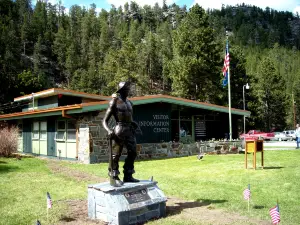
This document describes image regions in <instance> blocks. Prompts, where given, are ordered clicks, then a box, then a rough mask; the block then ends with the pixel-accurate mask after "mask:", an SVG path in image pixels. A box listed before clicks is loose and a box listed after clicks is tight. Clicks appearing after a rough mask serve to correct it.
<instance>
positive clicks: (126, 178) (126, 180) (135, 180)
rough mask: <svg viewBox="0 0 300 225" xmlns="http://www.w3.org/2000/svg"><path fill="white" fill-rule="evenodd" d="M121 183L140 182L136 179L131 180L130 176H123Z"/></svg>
mask: <svg viewBox="0 0 300 225" xmlns="http://www.w3.org/2000/svg"><path fill="white" fill-rule="evenodd" d="M123 181H124V182H132V183H136V182H140V181H139V180H138V179H135V178H133V177H132V174H124V178H123Z"/></svg>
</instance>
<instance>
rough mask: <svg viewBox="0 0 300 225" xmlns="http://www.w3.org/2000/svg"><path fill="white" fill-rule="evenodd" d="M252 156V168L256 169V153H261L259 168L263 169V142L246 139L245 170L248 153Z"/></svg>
mask: <svg viewBox="0 0 300 225" xmlns="http://www.w3.org/2000/svg"><path fill="white" fill-rule="evenodd" d="M249 152H250V153H252V156H253V168H254V169H256V153H257V152H260V153H261V166H262V168H264V140H257V139H246V140H245V168H246V169H247V163H248V153H249Z"/></svg>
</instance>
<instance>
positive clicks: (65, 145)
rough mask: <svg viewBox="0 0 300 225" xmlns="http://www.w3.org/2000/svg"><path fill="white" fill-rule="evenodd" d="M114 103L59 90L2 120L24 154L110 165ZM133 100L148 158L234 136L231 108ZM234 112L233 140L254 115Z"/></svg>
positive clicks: (31, 98) (29, 99)
mask: <svg viewBox="0 0 300 225" xmlns="http://www.w3.org/2000/svg"><path fill="white" fill-rule="evenodd" d="M109 100H111V97H109V96H100V95H95V94H87V93H83V92H77V91H72V90H63V89H58V88H53V89H49V90H45V91H41V92H37V93H33V94H30V95H25V96H21V97H17V98H15V99H14V101H15V102H21V103H22V104H21V105H22V112H16V113H10V114H5V115H0V121H6V122H8V123H10V124H14V125H17V126H18V127H19V129H20V133H19V151H20V152H24V153H29V154H35V155H44V156H49V157H59V158H62V159H73V160H80V161H84V162H85V163H94V162H99V161H105V160H107V158H108V153H107V150H108V146H107V145H108V141H107V139H106V131H105V130H104V128H103V127H102V119H103V117H104V114H105V111H106V108H107V106H108V102H109ZM130 100H131V101H132V102H133V105H134V120H135V121H137V122H138V124H139V125H140V128H141V131H142V135H137V143H138V144H139V145H138V147H139V150H138V152H140V151H141V148H143V151H144V154H145V155H147V156H149V155H150V157H151V154H152V153H153V151H154V149H156V150H157V151H156V153H157V152H158V153H159V154H157V156H161V157H164V156H167V155H168V154H167V150H165V149H167V148H168V147H166V146H170V145H169V143H174V142H178V141H179V142H181V143H186V144H191V143H195V142H197V141H201V140H208V139H211V138H215V139H220V138H225V136H226V135H228V130H229V128H228V127H229V125H228V124H229V122H228V121H229V116H228V107H224V106H219V105H214V104H209V103H203V102H198V101H193V100H187V99H183V98H176V97H172V96H167V95H151V96H142V97H134V98H130ZM231 112H232V132H233V138H237V137H238V121H239V120H242V118H243V116H250V112H249V111H244V110H240V109H234V108H232V110H231ZM111 126H114V124H113V120H112V121H111ZM158 146H160V147H158ZM172 146H173V145H172ZM158 149H161V150H158Z"/></svg>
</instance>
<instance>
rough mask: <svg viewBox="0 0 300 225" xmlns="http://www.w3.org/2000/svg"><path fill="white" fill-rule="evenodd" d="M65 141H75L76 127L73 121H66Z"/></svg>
mask: <svg viewBox="0 0 300 225" xmlns="http://www.w3.org/2000/svg"><path fill="white" fill-rule="evenodd" d="M67 140H68V141H70V142H73V141H76V125H75V123H74V122H73V121H68V130H67Z"/></svg>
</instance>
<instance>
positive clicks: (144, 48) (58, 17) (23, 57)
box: [0, 0, 300, 131]
mask: <svg viewBox="0 0 300 225" xmlns="http://www.w3.org/2000/svg"><path fill="white" fill-rule="evenodd" d="M227 38H228V41H229V52H230V76H231V99H232V100H231V104H232V107H234V108H238V109H243V86H244V85H245V84H246V83H249V85H250V89H249V90H246V89H245V99H246V109H247V110H250V111H251V118H249V119H248V121H247V124H248V127H247V130H248V129H251V128H253V129H261V130H264V131H270V130H284V129H293V128H294V123H295V121H300V104H298V103H300V61H299V60H300V51H299V50H300V18H299V15H298V14H296V15H295V14H293V13H291V12H287V11H286V12H284V11H277V10H273V9H271V8H266V9H261V8H258V7H256V6H252V5H245V4H241V5H236V6H230V5H226V6H225V5H223V6H222V8H221V9H220V10H217V9H213V10H210V9H209V10H205V9H203V8H202V7H201V6H199V5H197V4H196V5H194V6H193V7H191V8H190V9H188V8H187V7H186V6H179V5H176V4H175V3H174V4H172V5H167V4H166V1H165V0H164V1H163V2H162V4H158V3H156V4H155V5H154V6H149V5H144V6H142V5H138V4H137V3H135V2H128V3H126V4H125V5H124V6H122V7H118V8H116V7H115V6H114V5H111V8H110V9H109V10H104V9H102V10H101V12H97V11H96V5H95V4H91V5H90V7H88V8H85V7H81V6H78V5H73V6H72V7H70V8H69V9H68V10H66V9H65V8H64V6H63V5H62V3H58V4H55V5H52V4H51V3H48V2H47V1H41V0H38V1H37V2H36V4H35V5H33V4H32V2H31V0H1V1H0V112H1V113H10V112H13V111H15V110H17V109H18V108H19V107H20V105H19V104H17V103H12V102H13V98H15V97H18V96H21V95H25V94H31V93H33V92H37V91H41V90H45V89H48V88H53V87H59V88H66V89H72V90H78V91H83V92H87V93H94V94H102V95H111V94H112V93H113V92H115V91H116V88H117V84H118V83H119V81H123V80H129V81H131V82H132V83H134V84H135V85H134V90H133V92H132V95H135V96H141V95H152V94H167V95H172V96H178V97H183V98H187V99H192V100H197V101H201V102H207V103H212V104H218V105H223V106H228V89H227V88H228V86H223V85H222V83H223V73H222V67H223V63H224V56H225V43H226V39H227Z"/></svg>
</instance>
